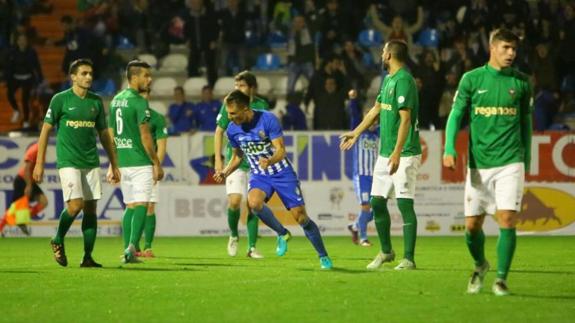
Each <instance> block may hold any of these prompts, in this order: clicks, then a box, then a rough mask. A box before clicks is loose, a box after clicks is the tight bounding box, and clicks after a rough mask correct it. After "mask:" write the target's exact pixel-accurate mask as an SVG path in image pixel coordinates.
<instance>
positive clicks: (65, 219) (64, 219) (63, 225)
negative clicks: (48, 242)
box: [53, 209, 74, 244]
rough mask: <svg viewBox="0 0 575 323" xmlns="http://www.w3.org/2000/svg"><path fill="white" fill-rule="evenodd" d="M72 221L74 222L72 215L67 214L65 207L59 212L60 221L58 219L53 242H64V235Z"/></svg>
mask: <svg viewBox="0 0 575 323" xmlns="http://www.w3.org/2000/svg"><path fill="white" fill-rule="evenodd" d="M72 223H74V217H72V216H70V214H68V210H67V209H64V210H62V213H60V221H58V230H57V231H56V236H55V237H54V239H53V240H54V243H58V244H61V243H64V237H65V236H66V233H67V232H68V230H70V227H71V226H72Z"/></svg>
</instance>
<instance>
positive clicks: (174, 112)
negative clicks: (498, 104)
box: [168, 86, 194, 135]
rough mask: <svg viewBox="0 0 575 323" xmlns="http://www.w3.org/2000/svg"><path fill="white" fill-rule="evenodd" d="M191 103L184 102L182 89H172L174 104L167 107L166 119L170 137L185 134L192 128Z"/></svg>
mask: <svg viewBox="0 0 575 323" xmlns="http://www.w3.org/2000/svg"><path fill="white" fill-rule="evenodd" d="M193 109H194V106H193V104H192V103H190V102H188V101H186V94H185V93H184V88H183V87H181V86H176V87H175V88H174V103H172V104H170V106H169V107H168V118H169V119H170V124H171V126H170V127H169V128H168V131H169V133H170V135H178V134H180V133H186V132H188V131H190V130H192V128H193V127H194V122H193V118H194V115H193Z"/></svg>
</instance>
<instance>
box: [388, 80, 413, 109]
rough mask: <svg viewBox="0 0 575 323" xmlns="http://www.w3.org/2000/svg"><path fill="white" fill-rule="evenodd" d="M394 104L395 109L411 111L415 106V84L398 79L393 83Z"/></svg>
mask: <svg viewBox="0 0 575 323" xmlns="http://www.w3.org/2000/svg"><path fill="white" fill-rule="evenodd" d="M394 100H395V103H396V104H397V109H398V110H401V109H413V108H415V105H416V104H417V91H416V89H415V83H414V82H413V81H412V79H409V78H400V79H399V80H397V82H396V83H395V98H394Z"/></svg>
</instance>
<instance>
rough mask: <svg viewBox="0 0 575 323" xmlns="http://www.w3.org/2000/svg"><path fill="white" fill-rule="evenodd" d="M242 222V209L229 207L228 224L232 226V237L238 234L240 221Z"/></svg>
mask: <svg viewBox="0 0 575 323" xmlns="http://www.w3.org/2000/svg"><path fill="white" fill-rule="evenodd" d="M239 222H240V209H236V210H234V209H230V208H228V226H229V227H230V235H231V236H232V237H237V236H238V223H239Z"/></svg>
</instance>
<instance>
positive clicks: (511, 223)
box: [497, 211, 517, 228]
mask: <svg viewBox="0 0 575 323" xmlns="http://www.w3.org/2000/svg"><path fill="white" fill-rule="evenodd" d="M516 214H517V212H515V211H498V212H497V219H498V222H499V226H500V227H502V228H515V226H516V224H517V217H516Z"/></svg>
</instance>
